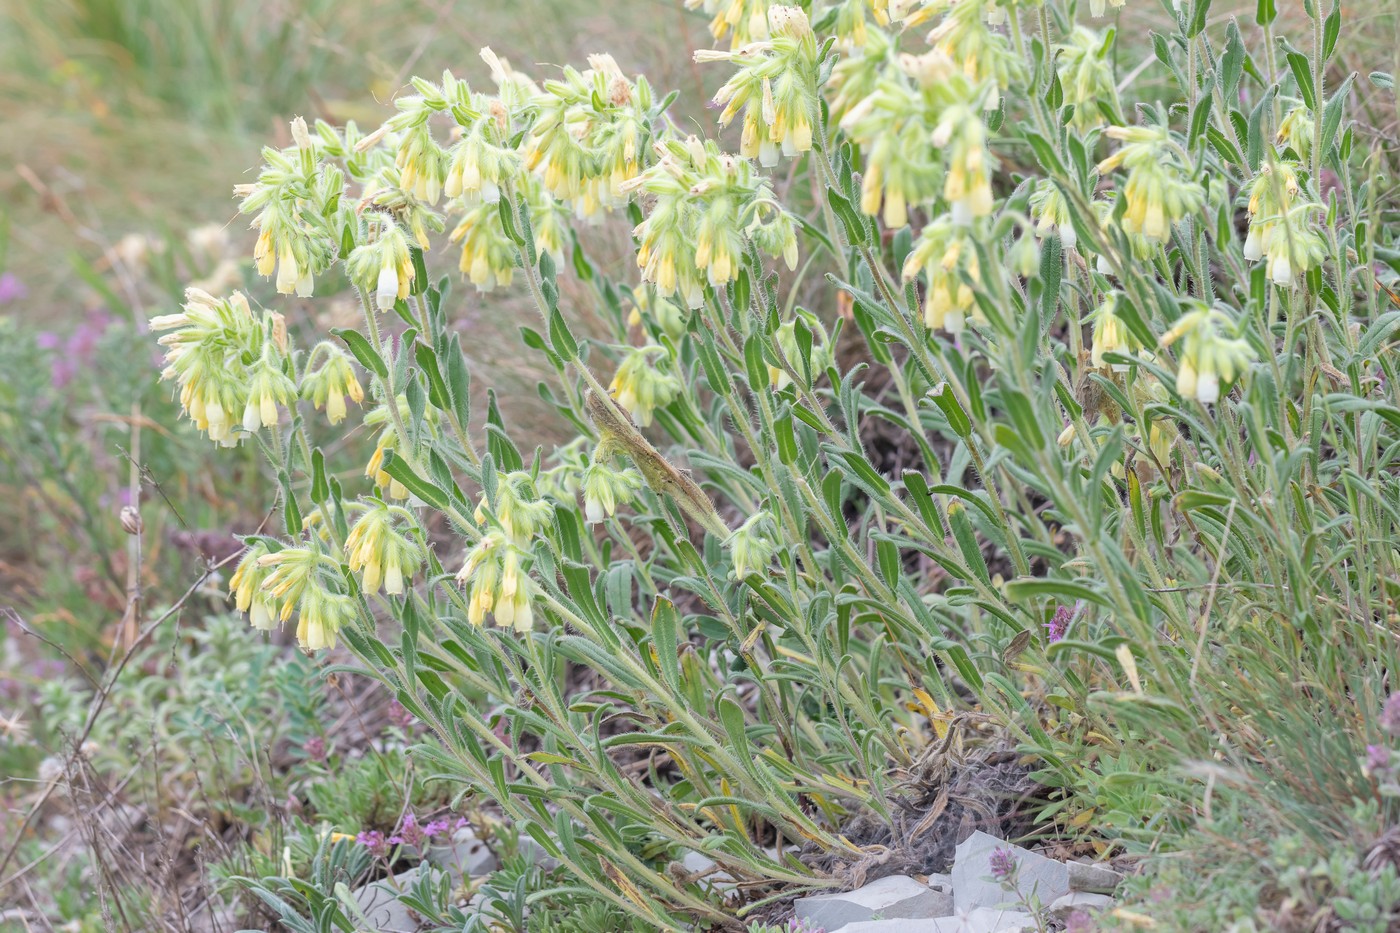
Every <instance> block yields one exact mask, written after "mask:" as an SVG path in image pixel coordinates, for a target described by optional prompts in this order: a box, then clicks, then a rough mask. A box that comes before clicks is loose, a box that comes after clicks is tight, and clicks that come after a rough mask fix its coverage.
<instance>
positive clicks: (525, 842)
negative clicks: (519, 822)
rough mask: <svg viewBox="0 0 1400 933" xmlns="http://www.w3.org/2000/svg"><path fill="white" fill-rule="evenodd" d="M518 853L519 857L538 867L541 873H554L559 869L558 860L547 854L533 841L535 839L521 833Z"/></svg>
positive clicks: (545, 850) (542, 847) (525, 833)
mask: <svg viewBox="0 0 1400 933" xmlns="http://www.w3.org/2000/svg"><path fill="white" fill-rule="evenodd" d="M518 852H519V853H520V855H521V856H523V857H524V858H526V859H528V860H529V861H531V862H533V863H535V865H537V866H539V868H540V869H541V870H542V871H554V869H556V868H558V867H559V860H558V859H557V858H555V857H554V856H553V855H551V854H550V853H549V850H548V849H546V848H545V847H544V846H542V845H540V844H539V843H538V842H536V841H535V837H534V836H531V835H530V834H529V833H527V832H524V831H522V832H521V833H520V843H519V848H518Z"/></svg>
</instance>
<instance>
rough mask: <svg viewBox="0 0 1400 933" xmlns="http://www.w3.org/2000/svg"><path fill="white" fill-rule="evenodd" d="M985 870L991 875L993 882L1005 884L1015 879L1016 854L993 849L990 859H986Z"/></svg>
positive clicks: (1006, 850)
mask: <svg viewBox="0 0 1400 933" xmlns="http://www.w3.org/2000/svg"><path fill="white" fill-rule="evenodd" d="M987 868H988V869H989V870H990V871H991V873H992V880H993V881H996V882H997V883H998V884H1005V883H1007V882H1008V881H1010V880H1011V879H1012V878H1014V877H1016V853H1014V852H1012V851H1011V850H1010V849H1000V848H998V849H994V850H993V851H992V856H991V858H989V859H987Z"/></svg>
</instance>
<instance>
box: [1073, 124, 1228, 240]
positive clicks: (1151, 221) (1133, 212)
mask: <svg viewBox="0 0 1400 933" xmlns="http://www.w3.org/2000/svg"><path fill="white" fill-rule="evenodd" d="M1105 135H1107V136H1109V137H1111V138H1112V139H1116V140H1118V141H1120V142H1121V143H1122V144H1123V145H1121V146H1120V147H1119V148H1118V151H1117V152H1115V153H1113V155H1111V156H1109V157H1108V158H1106V159H1104V160H1103V161H1102V162H1100V163H1099V166H1098V170H1099V172H1101V173H1107V172H1110V171H1113V170H1114V169H1118V168H1121V169H1123V170H1124V171H1125V172H1126V173H1127V181H1126V182H1124V184H1123V187H1122V189H1121V197H1122V199H1123V202H1124V204H1125V208H1124V211H1123V230H1124V231H1125V232H1126V233H1127V234H1128V235H1129V237H1130V238H1138V239H1140V240H1142V241H1143V243H1144V244H1147V245H1151V244H1161V243H1165V242H1166V241H1167V239H1168V238H1169V237H1170V236H1171V231H1172V225H1173V224H1175V223H1176V222H1177V221H1179V220H1181V219H1182V218H1183V217H1185V216H1186V215H1187V214H1190V213H1192V212H1194V211H1197V210H1200V208H1201V205H1202V204H1203V203H1204V200H1205V193H1204V191H1202V189H1201V186H1200V185H1198V184H1197V183H1196V182H1194V181H1192V180H1191V179H1190V178H1189V177H1187V176H1186V173H1185V170H1184V169H1183V168H1182V167H1181V165H1180V162H1179V161H1178V158H1177V156H1178V150H1177V149H1176V148H1175V146H1174V145H1173V144H1172V142H1171V137H1170V135H1169V134H1168V133H1167V130H1166V129H1165V128H1164V127H1155V126H1111V127H1109V128H1108V129H1107V130H1106V131H1105Z"/></svg>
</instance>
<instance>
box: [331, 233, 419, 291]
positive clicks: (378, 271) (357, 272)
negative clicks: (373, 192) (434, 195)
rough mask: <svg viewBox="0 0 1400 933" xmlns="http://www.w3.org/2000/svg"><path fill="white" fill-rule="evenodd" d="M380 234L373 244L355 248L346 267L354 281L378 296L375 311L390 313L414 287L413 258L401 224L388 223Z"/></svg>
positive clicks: (363, 289)
mask: <svg viewBox="0 0 1400 933" xmlns="http://www.w3.org/2000/svg"><path fill="white" fill-rule="evenodd" d="M377 230H378V234H377V236H376V237H375V239H374V240H373V241H372V242H369V243H365V244H363V245H361V246H357V247H355V249H354V250H353V251H352V252H351V253H350V257H349V258H348V259H347V260H346V263H345V265H346V271H347V272H348V273H349V275H350V279H351V281H353V282H354V283H355V285H356V286H358V287H359V289H360V290H361V291H363V292H364V293H365V294H367V295H373V296H374V306H375V308H376V309H378V310H380V311H389V310H392V309H393V307H394V302H396V301H401V300H403V299H405V298H407V297H408V295H409V291H410V290H411V289H412V287H413V275H414V272H413V254H412V252H411V251H410V250H409V246H408V237H406V236H405V235H404V232H403V228H402V227H400V226H399V225H398V224H396V223H394V222H393V221H390V220H387V219H385V220H383V221H381V222H380V223H379V225H378V227H377Z"/></svg>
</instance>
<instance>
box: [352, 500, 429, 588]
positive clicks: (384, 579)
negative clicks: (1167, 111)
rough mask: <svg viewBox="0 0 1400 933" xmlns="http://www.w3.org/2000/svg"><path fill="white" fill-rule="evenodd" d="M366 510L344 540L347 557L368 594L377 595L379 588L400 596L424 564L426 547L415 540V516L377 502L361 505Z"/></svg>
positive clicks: (398, 508) (396, 507)
mask: <svg viewBox="0 0 1400 933" xmlns="http://www.w3.org/2000/svg"><path fill="white" fill-rule="evenodd" d="M358 508H363V509H364V514H362V515H361V516H360V518H359V520H358V521H356V522H355V525H354V527H352V528H351V529H350V534H349V536H347V537H346V539H345V554H346V556H347V557H348V558H349V564H350V570H351V571H352V572H354V573H358V574H360V585H361V587H362V588H363V589H364V591H365V592H366V593H374V592H377V591H378V590H379V587H380V585H381V584H382V585H383V587H384V592H386V593H388V594H389V595H391V596H400V595H402V594H403V591H404V581H405V580H406V579H408V578H410V577H412V576H413V575H414V574H415V573H417V572H418V568H419V567H420V566H422V563H423V548H422V545H420V544H419V543H418V542H417V541H416V540H415V538H414V535H413V533H412V531H410V530H408V529H406V528H404V527H403V525H405V524H408V525H410V526H411V524H412V522H413V516H412V515H411V514H410V513H409V512H408V511H407V510H405V509H403V508H400V507H398V506H391V505H385V504H384V503H382V502H375V503H371V504H368V505H360V506H358Z"/></svg>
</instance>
